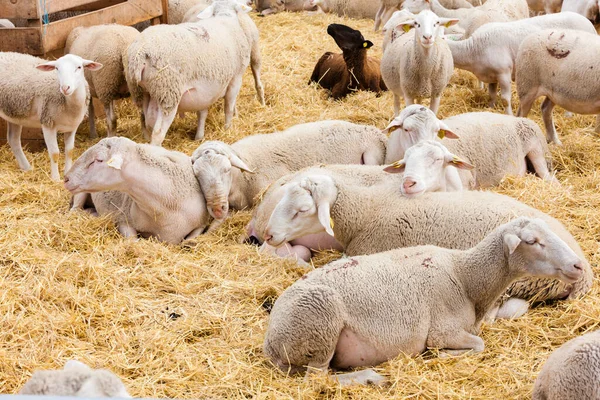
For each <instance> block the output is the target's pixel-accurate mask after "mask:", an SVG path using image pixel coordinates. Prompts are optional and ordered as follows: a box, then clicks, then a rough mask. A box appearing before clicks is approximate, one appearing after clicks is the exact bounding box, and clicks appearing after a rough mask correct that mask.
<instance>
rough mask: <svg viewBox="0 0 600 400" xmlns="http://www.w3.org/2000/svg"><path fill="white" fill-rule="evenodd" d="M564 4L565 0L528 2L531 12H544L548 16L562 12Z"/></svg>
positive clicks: (528, 0)
mask: <svg viewBox="0 0 600 400" xmlns="http://www.w3.org/2000/svg"><path fill="white" fill-rule="evenodd" d="M562 4H563V0H527V5H528V6H529V9H530V10H531V11H534V12H544V13H546V14H554V13H558V12H560V10H561V8H562ZM571 11H572V10H571Z"/></svg>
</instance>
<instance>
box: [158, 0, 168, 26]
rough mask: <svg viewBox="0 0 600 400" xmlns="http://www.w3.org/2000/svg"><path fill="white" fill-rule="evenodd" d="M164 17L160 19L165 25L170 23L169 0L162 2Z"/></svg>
mask: <svg viewBox="0 0 600 400" xmlns="http://www.w3.org/2000/svg"><path fill="white" fill-rule="evenodd" d="M162 9H163V10H162V16H161V17H160V19H161V22H162V23H163V24H168V23H169V0H162Z"/></svg>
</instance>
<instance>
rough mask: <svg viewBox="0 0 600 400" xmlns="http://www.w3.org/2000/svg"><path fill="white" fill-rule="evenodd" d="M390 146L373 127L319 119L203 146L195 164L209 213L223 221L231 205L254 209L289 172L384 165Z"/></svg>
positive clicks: (194, 159)
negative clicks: (325, 166)
mask: <svg viewBox="0 0 600 400" xmlns="http://www.w3.org/2000/svg"><path fill="white" fill-rule="evenodd" d="M386 142H387V138H386V136H385V135H384V134H383V133H382V132H381V131H380V130H379V129H377V128H375V127H372V126H365V125H356V124H352V123H350V122H344V121H319V122H312V123H307V124H300V125H296V126H293V127H291V128H289V129H287V130H285V131H281V132H275V133H271V134H268V135H252V136H248V137H245V138H244V139H242V140H239V141H237V142H236V143H234V144H232V145H231V146H229V145H227V144H225V143H223V142H216V141H211V142H205V143H203V144H202V145H201V146H200V147H198V149H196V151H194V154H193V155H192V162H194V172H195V173H196V177H197V179H198V181H199V182H200V187H201V188H202V192H203V193H204V197H205V198H206V202H207V204H208V207H209V212H211V215H212V216H213V217H214V218H215V219H218V220H221V219H223V218H225V217H226V215H227V212H228V209H229V207H231V208H233V209H235V210H241V209H244V208H248V207H253V206H254V205H255V202H256V196H257V195H258V194H259V193H261V192H262V191H263V190H264V189H265V188H266V187H267V186H269V184H271V183H272V182H273V181H275V180H276V179H279V178H280V177H282V176H284V175H286V174H289V173H290V172H293V171H298V170H300V169H302V168H305V167H309V166H312V165H316V164H321V163H327V164H370V165H381V164H382V163H383V160H384V158H385V149H386ZM232 167H235V168H232Z"/></svg>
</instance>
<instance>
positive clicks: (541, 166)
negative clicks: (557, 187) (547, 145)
mask: <svg viewBox="0 0 600 400" xmlns="http://www.w3.org/2000/svg"><path fill="white" fill-rule="evenodd" d="M526 157H527V158H528V159H529V161H531V164H532V165H533V169H534V170H535V173H536V174H538V175H539V177H540V178H542V179H543V180H545V181H549V182H552V183H559V182H558V180H557V179H556V177H555V176H554V174H552V173H551V172H550V170H548V162H546V157H544V153H543V152H542V151H540V149H539V148H534V149H532V150H531V151H530V152H529V153H527V155H526Z"/></svg>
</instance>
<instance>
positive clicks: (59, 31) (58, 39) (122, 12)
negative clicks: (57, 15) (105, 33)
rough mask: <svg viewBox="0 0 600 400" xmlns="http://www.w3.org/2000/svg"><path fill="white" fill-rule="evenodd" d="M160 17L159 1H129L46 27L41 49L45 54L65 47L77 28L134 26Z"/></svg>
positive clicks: (160, 6)
mask: <svg viewBox="0 0 600 400" xmlns="http://www.w3.org/2000/svg"><path fill="white" fill-rule="evenodd" d="M161 15H162V4H161V0H129V1H127V2H125V3H121V4H117V5H114V6H111V7H107V8H104V9H102V10H97V11H92V12H89V13H87V14H83V15H79V16H76V17H72V18H67V19H63V20H60V21H56V22H52V23H50V24H48V25H46V26H45V28H46V32H45V35H44V36H43V41H44V45H43V47H44V50H45V52H50V51H52V50H56V49H60V48H63V47H65V42H66V40H67V36H68V35H69V33H70V32H71V31H72V30H73V28H75V27H77V26H92V25H101V24H113V23H119V24H122V25H134V24H137V23H138V22H142V21H147V20H149V19H152V18H155V17H160V16H161Z"/></svg>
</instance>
